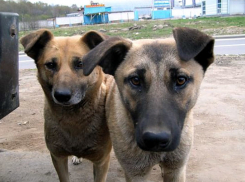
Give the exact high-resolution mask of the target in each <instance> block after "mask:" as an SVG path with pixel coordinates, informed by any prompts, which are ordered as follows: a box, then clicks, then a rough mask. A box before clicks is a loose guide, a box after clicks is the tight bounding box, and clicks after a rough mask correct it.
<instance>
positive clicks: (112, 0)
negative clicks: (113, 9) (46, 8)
mask: <svg viewBox="0 0 245 182" xmlns="http://www.w3.org/2000/svg"><path fill="white" fill-rule="evenodd" d="M28 1H30V2H38V1H41V2H44V3H47V4H50V5H56V4H59V5H66V6H71V5H72V4H76V5H77V6H78V7H79V6H84V5H89V4H90V0H68V1H67V0H66V1H65V0H28ZM93 2H98V3H102V4H105V5H106V6H120V7H121V8H123V9H127V8H128V7H129V8H130V7H131V8H132V7H134V6H136V7H142V6H150V5H151V3H152V0H93Z"/></svg>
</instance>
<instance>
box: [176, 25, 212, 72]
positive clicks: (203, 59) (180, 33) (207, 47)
mask: <svg viewBox="0 0 245 182" xmlns="http://www.w3.org/2000/svg"><path fill="white" fill-rule="evenodd" d="M173 35H174V39H175V41H176V44H177V50H178V54H179V57H180V59H182V60H184V61H188V60H190V59H192V58H194V59H195V60H196V61H197V62H198V63H199V64H201V65H202V67H203V70H204V71H206V69H207V68H208V66H209V65H210V64H211V63H213V61H214V54H213V48H214V39H213V38H212V37H210V36H208V35H206V34H205V33H202V32H200V31H199V30H196V29H191V28H185V27H178V28H175V29H174V30H173Z"/></svg>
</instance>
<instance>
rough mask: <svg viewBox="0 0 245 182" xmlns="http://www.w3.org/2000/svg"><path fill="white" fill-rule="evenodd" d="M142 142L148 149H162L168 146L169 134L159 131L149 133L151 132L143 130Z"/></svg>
mask: <svg viewBox="0 0 245 182" xmlns="http://www.w3.org/2000/svg"><path fill="white" fill-rule="evenodd" d="M142 137H143V142H144V144H145V146H146V147H147V148H148V149H153V148H157V149H164V148H165V147H167V146H168V144H169V142H170V140H171V135H170V134H169V133H167V132H161V133H151V132H145V133H144V134H143V136H142Z"/></svg>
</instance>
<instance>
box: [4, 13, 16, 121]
mask: <svg viewBox="0 0 245 182" xmlns="http://www.w3.org/2000/svg"><path fill="white" fill-rule="evenodd" d="M18 25H19V15H18V14H16V13H4V12H0V119H2V118H3V117H4V116H6V115H7V114H9V113H10V112H12V111H13V110H14V109H16V108H17V107H18V106H19V83H18V81H19V60H18V32H19V30H18Z"/></svg>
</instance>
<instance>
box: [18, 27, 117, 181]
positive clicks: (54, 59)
mask: <svg viewBox="0 0 245 182" xmlns="http://www.w3.org/2000/svg"><path fill="white" fill-rule="evenodd" d="M106 38H107V37H106V36H104V35H102V34H100V33H98V32H95V31H90V32H88V33H86V34H85V35H84V36H82V37H81V36H74V37H54V36H53V35H52V33H51V32H50V31H48V30H38V31H36V32H33V33H31V34H29V35H27V36H25V37H23V38H22V39H21V43H22V45H23V46H24V48H25V52H26V53H27V54H28V55H29V56H30V57H32V58H33V59H34V60H35V62H36V66H37V69H38V81H39V83H40V84H41V86H42V88H43V91H44V93H45V106H44V119H45V140H46V144H47V147H48V149H49V151H50V154H51V157H52V160H53V164H54V167H55V169H56V171H57V173H58V176H59V179H60V181H61V182H68V181H69V174H68V165H67V160H68V156H69V155H75V156H77V157H82V158H86V159H88V160H90V161H92V162H93V168H94V180H95V181H96V182H104V181H106V176H107V170H108V167H109V161H110V151H111V148H112V146H111V140H110V137H109V131H108V126H107V124H106V119H105V100H106V95H107V87H106V84H107V82H106V80H107V76H105V74H104V73H103V71H102V69H101V68H100V67H96V68H95V69H94V71H93V72H92V74H91V75H90V76H84V74H83V69H82V62H81V58H82V57H83V56H84V55H85V54H86V53H87V52H88V51H89V50H90V49H93V48H94V47H95V46H96V45H98V44H99V43H100V42H102V41H103V40H104V39H106Z"/></svg>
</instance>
